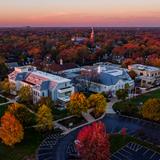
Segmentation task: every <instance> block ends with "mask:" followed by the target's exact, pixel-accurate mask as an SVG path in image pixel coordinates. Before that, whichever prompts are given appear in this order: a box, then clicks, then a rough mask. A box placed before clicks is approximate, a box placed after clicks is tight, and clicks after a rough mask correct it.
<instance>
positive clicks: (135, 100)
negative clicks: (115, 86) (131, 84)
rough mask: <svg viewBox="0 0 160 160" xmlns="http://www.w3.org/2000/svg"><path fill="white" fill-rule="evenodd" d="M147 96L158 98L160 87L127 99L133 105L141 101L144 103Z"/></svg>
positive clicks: (159, 96)
mask: <svg viewBox="0 0 160 160" xmlns="http://www.w3.org/2000/svg"><path fill="white" fill-rule="evenodd" d="M149 98H160V89H158V90H155V91H152V92H149V93H145V94H142V95H140V96H138V97H136V98H133V99H131V100H128V101H130V102H132V103H133V104H135V105H139V104H140V103H141V102H142V103H144V102H145V101H146V100H148V99H149Z"/></svg>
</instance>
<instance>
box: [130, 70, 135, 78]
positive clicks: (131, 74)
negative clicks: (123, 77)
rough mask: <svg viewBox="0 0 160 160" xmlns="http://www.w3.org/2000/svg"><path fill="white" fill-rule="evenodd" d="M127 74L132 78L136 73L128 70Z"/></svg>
mask: <svg viewBox="0 0 160 160" xmlns="http://www.w3.org/2000/svg"><path fill="white" fill-rule="evenodd" d="M129 76H130V77H131V78H132V79H135V78H136V77H137V73H136V72H135V71H133V70H131V71H129Z"/></svg>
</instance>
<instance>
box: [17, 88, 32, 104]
mask: <svg viewBox="0 0 160 160" xmlns="http://www.w3.org/2000/svg"><path fill="white" fill-rule="evenodd" d="M18 96H19V99H20V101H21V102H27V103H29V102H31V101H32V90H31V88H30V87H29V86H22V87H21V88H20V90H19V92H18Z"/></svg>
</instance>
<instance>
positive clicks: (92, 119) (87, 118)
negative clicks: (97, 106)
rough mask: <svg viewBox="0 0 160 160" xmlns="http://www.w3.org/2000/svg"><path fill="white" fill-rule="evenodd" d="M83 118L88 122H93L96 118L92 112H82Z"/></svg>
mask: <svg viewBox="0 0 160 160" xmlns="http://www.w3.org/2000/svg"><path fill="white" fill-rule="evenodd" d="M82 116H83V118H84V119H85V120H86V121H87V122H92V121H94V120H95V118H93V116H91V114H90V113H88V112H87V113H84V112H83V113H82Z"/></svg>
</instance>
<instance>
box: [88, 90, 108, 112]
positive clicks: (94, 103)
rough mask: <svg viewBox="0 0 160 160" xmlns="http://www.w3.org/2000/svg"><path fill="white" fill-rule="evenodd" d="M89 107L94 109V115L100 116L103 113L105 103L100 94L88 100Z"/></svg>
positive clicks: (91, 96)
mask: <svg viewBox="0 0 160 160" xmlns="http://www.w3.org/2000/svg"><path fill="white" fill-rule="evenodd" d="M88 102H89V106H90V107H92V108H94V113H95V114H96V115H100V114H102V113H104V112H105V110H106V106H107V102H106V99H105V97H104V96H103V95H102V94H99V93H98V94H92V95H90V96H89V98H88Z"/></svg>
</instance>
